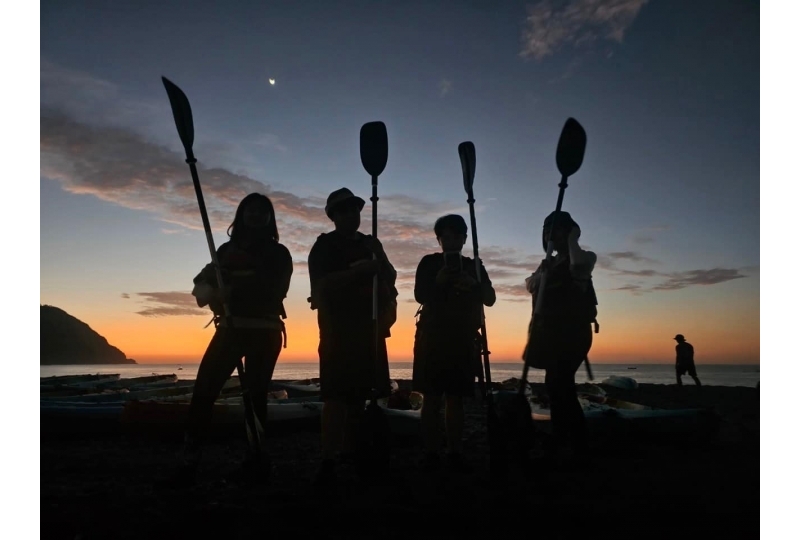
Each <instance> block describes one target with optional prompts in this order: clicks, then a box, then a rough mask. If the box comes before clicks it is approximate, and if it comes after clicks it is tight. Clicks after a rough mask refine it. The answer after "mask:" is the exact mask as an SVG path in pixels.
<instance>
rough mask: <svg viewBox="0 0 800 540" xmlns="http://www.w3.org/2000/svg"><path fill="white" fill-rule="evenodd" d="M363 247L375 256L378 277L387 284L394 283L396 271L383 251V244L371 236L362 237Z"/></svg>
mask: <svg viewBox="0 0 800 540" xmlns="http://www.w3.org/2000/svg"><path fill="white" fill-rule="evenodd" d="M363 242H364V245H366V246H367V248H369V250H370V251H371V252H372V253H373V254H374V255H375V259H376V260H377V261H378V262H379V269H378V272H380V277H381V279H383V280H384V281H386V282H387V283H392V284H393V283H394V282H395V281H397V270H395V268H394V266H393V265H392V263H391V262H390V261H389V257H388V256H387V255H386V251H385V250H384V249H383V244H382V243H381V241H380V240H378V239H377V238H375V237H373V236H372V235H371V234H367V235H364V237H363Z"/></svg>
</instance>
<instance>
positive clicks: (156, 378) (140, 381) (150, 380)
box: [103, 373, 178, 389]
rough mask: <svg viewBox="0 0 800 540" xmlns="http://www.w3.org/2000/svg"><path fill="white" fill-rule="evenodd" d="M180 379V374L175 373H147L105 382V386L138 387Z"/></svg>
mask: <svg viewBox="0 0 800 540" xmlns="http://www.w3.org/2000/svg"><path fill="white" fill-rule="evenodd" d="M177 381H178V376H177V375H175V374H174V373H171V374H169V375H156V374H155V373H154V374H153V375H147V376H144V377H132V378H130V379H119V380H118V381H116V382H113V383H110V384H104V385H103V386H104V387H105V388H128V389H130V388H136V387H140V386H149V385H151V384H155V383H175V382H177Z"/></svg>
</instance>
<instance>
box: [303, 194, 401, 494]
mask: <svg viewBox="0 0 800 540" xmlns="http://www.w3.org/2000/svg"><path fill="white" fill-rule="evenodd" d="M363 208H364V199H362V198H361V197H357V196H356V195H354V194H353V192H352V191H350V190H349V189H347V188H341V189H338V190H336V191H334V192H333V193H331V194H330V195H329V196H328V200H327V204H326V205H325V214H326V215H327V216H328V218H330V220H331V221H333V224H334V230H333V231H331V232H329V233H324V234H321V235H320V236H319V237H318V238H317V240H316V242H315V243H314V245H313V247H312V248H311V252H310V253H309V256H308V273H309V277H310V280H311V297H310V299H309V301H310V302H311V309H316V310H317V322H318V325H319V349H318V351H319V361H320V397H321V399H322V401H323V403H324V405H323V409H322V427H321V439H322V440H321V443H322V464H321V468H320V470H319V473H318V474H317V477H316V480H315V482H316V483H317V484H329V483H332V482H333V481H335V479H336V472H335V468H336V467H335V463H336V462H335V459H336V454H337V453H339V452H341V454H342V457H343V458H344V457H347V458H352V459H355V460H356V464H358V463H359V462H360V458H361V456H360V448H358V445H357V441H358V439H359V437H360V423H361V420H362V418H363V412H364V405H365V401H366V400H367V399H368V398H369V397H370V395H371V392H372V389H373V388H375V389H377V390H378V392H379V395H381V396H388V395H389V394H390V392H391V387H390V380H389V362H388V356H387V353H386V338H387V337H389V336H390V335H391V334H390V328H391V326H392V325H393V324H394V322H395V319H396V317H397V300H396V298H397V289H396V288H395V281H396V279H397V272H396V271H395V269H394V267H393V266H392V264H391V263H390V262H389V259H388V257H387V256H386V252H385V251H384V249H383V246H382V245H381V242H380V241H379V240H378V239H377V238H374V237H373V236H371V235H365V234H363V233H360V232H358V228H359V227H360V225H361V210H362V209H363ZM376 274H377V276H378V319H379V327H380V333H381V335H380V337H379V340H380V342H379V353H378V355H379V358H377V359H376V358H375V342H374V340H373V319H372V294H373V276H374V275H376Z"/></svg>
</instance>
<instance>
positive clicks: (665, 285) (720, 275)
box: [652, 268, 747, 291]
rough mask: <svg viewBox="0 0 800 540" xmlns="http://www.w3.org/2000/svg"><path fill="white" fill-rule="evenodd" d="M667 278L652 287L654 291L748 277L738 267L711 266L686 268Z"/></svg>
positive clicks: (672, 289)
mask: <svg viewBox="0 0 800 540" xmlns="http://www.w3.org/2000/svg"><path fill="white" fill-rule="evenodd" d="M666 277H667V279H666V280H664V281H663V282H661V283H659V284H658V285H656V286H655V287H653V288H652V290H654V291H676V290H678V289H685V288H686V287H690V286H692V285H716V284H717V283H724V282H726V281H731V280H734V279H741V278H744V277H747V276H746V275H744V274H742V273H741V271H740V270H738V269H736V268H711V269H709V270H685V271H683V272H673V273H670V274H667V276H666Z"/></svg>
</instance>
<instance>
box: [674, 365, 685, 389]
mask: <svg viewBox="0 0 800 540" xmlns="http://www.w3.org/2000/svg"><path fill="white" fill-rule="evenodd" d="M681 375H682V373H681V368H680V367H679V366H675V378H676V379H677V380H678V386H683V381H682V380H681Z"/></svg>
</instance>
